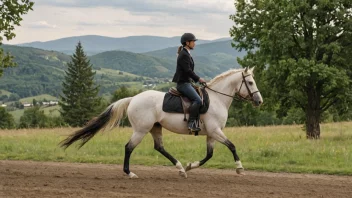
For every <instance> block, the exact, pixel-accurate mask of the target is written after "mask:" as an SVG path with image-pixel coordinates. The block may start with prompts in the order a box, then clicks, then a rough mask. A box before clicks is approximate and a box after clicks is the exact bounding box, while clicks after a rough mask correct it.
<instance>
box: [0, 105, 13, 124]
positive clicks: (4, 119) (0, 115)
mask: <svg viewBox="0 0 352 198" xmlns="http://www.w3.org/2000/svg"><path fill="white" fill-rule="evenodd" d="M15 126H16V125H15V120H14V119H13V116H12V115H11V114H9V113H8V112H7V111H6V109H5V108H3V107H0V129H12V128H15Z"/></svg>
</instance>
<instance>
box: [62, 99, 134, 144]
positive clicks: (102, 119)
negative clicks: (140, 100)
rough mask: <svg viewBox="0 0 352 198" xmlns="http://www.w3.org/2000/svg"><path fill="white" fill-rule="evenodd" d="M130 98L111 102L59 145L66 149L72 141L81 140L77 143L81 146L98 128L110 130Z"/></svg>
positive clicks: (119, 120) (122, 113)
mask: <svg viewBox="0 0 352 198" xmlns="http://www.w3.org/2000/svg"><path fill="white" fill-rule="evenodd" d="M131 100H132V97H129V98H123V99H121V100H118V101H116V102H114V103H112V104H111V105H110V106H109V107H107V108H106V110H105V111H104V112H103V113H101V114H100V115H99V116H98V117H95V118H93V119H92V120H90V121H89V122H88V124H87V125H86V126H85V127H84V128H83V129H80V130H78V131H76V132H75V133H73V134H71V135H70V136H68V137H67V138H66V139H64V140H63V141H62V142H60V146H61V147H64V148H65V149H66V148H67V147H69V146H70V145H71V144H73V143H74V142H76V141H78V140H81V143H80V145H79V148H81V147H82V146H83V145H84V144H85V143H87V142H88V141H89V140H90V139H91V138H92V137H94V135H95V134H97V133H98V132H99V131H100V130H102V129H103V130H110V129H112V128H113V127H115V126H119V124H120V122H121V120H122V119H123V117H124V115H125V113H126V110H127V107H128V105H129V104H130V102H131ZM78 116H79V115H78Z"/></svg>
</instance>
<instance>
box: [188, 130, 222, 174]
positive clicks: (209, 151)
mask: <svg viewBox="0 0 352 198" xmlns="http://www.w3.org/2000/svg"><path fill="white" fill-rule="evenodd" d="M214 144H215V139H214V138H212V137H209V136H207V155H206V156H205V158H204V159H202V160H201V161H196V162H193V163H188V164H187V167H186V171H190V170H191V169H195V168H198V167H200V166H202V165H203V164H205V162H207V161H208V160H209V159H210V158H211V157H213V150H214Z"/></svg>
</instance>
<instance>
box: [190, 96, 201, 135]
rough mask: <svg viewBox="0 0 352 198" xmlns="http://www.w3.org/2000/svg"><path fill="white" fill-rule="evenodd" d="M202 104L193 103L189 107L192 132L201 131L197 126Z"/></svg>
mask: <svg viewBox="0 0 352 198" xmlns="http://www.w3.org/2000/svg"><path fill="white" fill-rule="evenodd" d="M200 106H201V105H200V104H198V103H196V102H193V103H192V104H191V106H190V107H189V119H188V130H190V132H198V131H200V130H201V129H200V128H199V127H198V126H197V121H198V119H199V108H200Z"/></svg>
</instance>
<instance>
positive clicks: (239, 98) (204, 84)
mask: <svg viewBox="0 0 352 198" xmlns="http://www.w3.org/2000/svg"><path fill="white" fill-rule="evenodd" d="M247 76H250V75H247ZM247 76H244V75H243V73H242V84H241V86H240V89H239V90H238V92H240V91H241V88H242V85H243V83H244V84H245V86H246V88H247V91H248V93H249V96H250V97H251V98H250V99H249V98H245V97H243V96H241V95H240V94H238V92H236V93H235V95H234V96H231V95H228V94H225V93H221V92H219V91H216V90H214V89H212V88H210V87H208V85H207V84H206V83H203V86H204V87H205V88H207V89H209V90H211V91H213V92H215V93H218V94H221V95H224V96H227V97H230V98H232V99H233V100H237V101H240V100H242V101H251V100H253V94H255V93H257V92H259V91H255V92H253V93H252V92H251V91H250V90H249V87H248V85H247V83H246V81H245V79H246V77H247Z"/></svg>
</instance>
